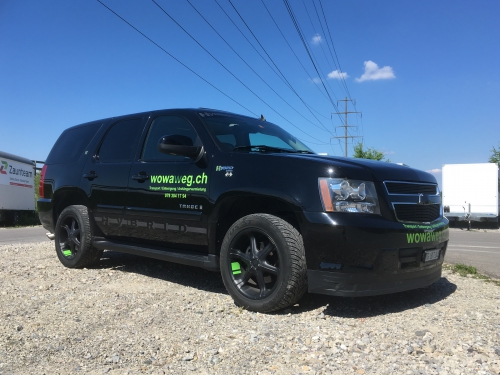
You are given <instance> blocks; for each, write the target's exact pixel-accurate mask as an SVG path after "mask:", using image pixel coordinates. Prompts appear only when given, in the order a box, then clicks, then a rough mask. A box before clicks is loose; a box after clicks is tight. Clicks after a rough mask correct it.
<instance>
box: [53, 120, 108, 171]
mask: <svg viewBox="0 0 500 375" xmlns="http://www.w3.org/2000/svg"><path fill="white" fill-rule="evenodd" d="M101 125H102V123H100V122H93V123H90V124H85V125H80V126H75V127H73V128H70V129H66V130H65V131H63V133H62V134H61V135H60V136H59V138H58V139H57V141H56V143H55V144H54V147H52V150H51V151H50V154H49V156H48V157H47V160H46V161H45V162H46V163H47V164H64V163H74V162H76V161H77V160H78V158H79V157H80V156H82V155H83V154H84V153H86V152H88V150H87V148H86V147H87V146H88V144H89V143H90V141H91V140H92V138H93V137H94V135H95V134H96V133H97V131H98V130H99V128H100V127H101Z"/></svg>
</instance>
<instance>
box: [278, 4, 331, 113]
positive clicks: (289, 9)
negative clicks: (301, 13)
mask: <svg viewBox="0 0 500 375" xmlns="http://www.w3.org/2000/svg"><path fill="white" fill-rule="evenodd" d="M283 1H284V2H285V6H286V8H287V10H288V14H289V15H290V18H291V19H292V22H293V24H294V26H295V30H296V31H297V33H298V34H299V37H300V39H301V41H302V44H303V45H304V48H305V50H306V52H307V55H308V56H309V59H310V60H311V63H312V64H313V66H314V69H315V70H316V73H317V74H318V77H321V74H320V73H319V71H318V68H317V67H316V64H315V63H314V59H313V58H312V56H311V53H310V51H309V48H308V47H307V43H306V41H305V39H304V36H303V35H302V32H301V30H300V27H299V25H298V23H297V20H296V18H295V15H294V14H293V10H292V8H291V6H290V4H289V3H288V0H283ZM320 80H321V84H322V85H323V88H324V89H325V92H326V93H327V95H328V98H329V99H330V102H331V103H332V105H333V107H334V108H335V110H337V111H338V108H337V105H336V104H335V103H334V101H333V99H332V97H331V96H330V93H329V92H328V90H327V88H326V86H325V84H324V82H323V80H322V79H321V78H320Z"/></svg>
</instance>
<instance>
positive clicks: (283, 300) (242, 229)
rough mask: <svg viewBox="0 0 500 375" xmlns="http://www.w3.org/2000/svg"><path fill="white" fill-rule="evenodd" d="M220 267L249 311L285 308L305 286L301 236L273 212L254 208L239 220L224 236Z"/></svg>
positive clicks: (227, 283) (237, 299)
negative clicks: (263, 212)
mask: <svg viewBox="0 0 500 375" xmlns="http://www.w3.org/2000/svg"><path fill="white" fill-rule="evenodd" d="M220 268H221V274H222V279H223V281H224V285H225V286H226V289H227V291H228V293H229V294H230V295H231V297H232V298H233V299H234V301H235V303H236V304H237V305H238V306H242V307H244V308H246V309H248V310H251V311H258V312H271V311H275V310H281V309H284V308H286V307H288V306H290V305H293V304H294V303H296V302H297V301H298V300H299V299H300V298H301V297H302V295H303V294H304V293H305V292H306V290H307V267H306V258H305V252H304V244H303V241H302V236H301V234H300V233H299V232H298V231H297V229H295V228H294V227H293V226H292V225H290V224H289V223H288V222H286V221H284V220H282V219H280V218H279V217H276V216H273V215H269V214H252V215H248V216H245V217H243V218H241V219H239V220H238V221H236V222H235V223H234V224H233V225H232V226H231V228H229V230H228V231H227V233H226V235H225V237H224V240H223V242H222V247H221V252H220ZM259 275H260V276H259Z"/></svg>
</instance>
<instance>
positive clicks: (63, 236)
mask: <svg viewBox="0 0 500 375" xmlns="http://www.w3.org/2000/svg"><path fill="white" fill-rule="evenodd" d="M59 247H60V249H61V252H62V254H63V255H64V257H65V258H68V259H72V258H73V257H74V256H75V255H76V254H77V253H78V251H79V250H80V227H79V226H78V221H77V220H76V219H75V218H74V217H72V216H68V217H66V218H65V219H64V220H63V221H62V223H61V225H60V227H59Z"/></svg>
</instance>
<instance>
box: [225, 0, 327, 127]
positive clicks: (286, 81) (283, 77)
mask: <svg viewBox="0 0 500 375" xmlns="http://www.w3.org/2000/svg"><path fill="white" fill-rule="evenodd" d="M216 1H217V0H216ZM229 3H230V4H231V6H232V7H233V9H234V11H235V12H236V14H237V15H238V16H239V17H240V19H241V21H242V22H243V24H244V25H245V26H246V28H247V29H248V31H249V32H250V34H252V36H253V37H254V39H255V41H256V42H257V43H258V45H259V46H260V48H261V49H262V50H263V51H264V53H265V54H266V56H267V57H268V58H269V60H270V61H271V62H272V64H273V65H274V67H275V68H276V69H277V70H278V72H279V73H280V75H281V78H282V80H284V82H285V83H286V85H287V86H288V88H289V89H290V90H292V92H293V93H294V94H295V95H296V96H297V97H298V98H299V100H300V101H301V102H302V103H303V104H304V105H305V106H306V108H307V109H308V110H309V112H310V113H311V114H312V115H313V116H314V118H315V119H316V120H317V121H318V122H319V123H320V124H321V125H322V126H323V127H324V129H325V130H326V131H327V132H328V133H330V134H331V132H330V131H329V130H328V129H327V128H326V127H325V126H324V125H323V123H322V122H321V121H320V120H319V119H318V118H317V117H316V115H314V113H312V111H311V109H310V108H309V106H308V105H307V104H306V103H305V101H304V99H302V97H301V96H300V95H299V94H298V93H297V91H295V89H294V88H293V86H292V85H291V83H290V82H288V80H287V79H286V77H285V75H284V74H283V72H282V71H281V70H280V68H278V66H277V65H276V63H275V62H274V60H273V59H272V57H271V56H270V55H269V53H267V51H266V49H265V48H264V46H263V45H262V43H261V42H260V41H259V39H258V38H257V36H255V34H254V32H253V31H252V29H251V28H250V26H248V24H247V23H246V21H245V19H244V18H243V16H242V15H241V14H240V12H239V11H238V9H236V7H235V6H234V4H233V3H232V1H231V0H229ZM219 6H220V5H219Z"/></svg>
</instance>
